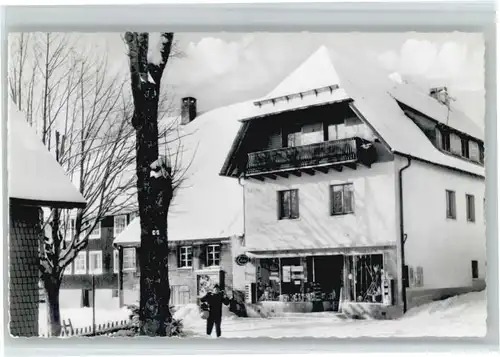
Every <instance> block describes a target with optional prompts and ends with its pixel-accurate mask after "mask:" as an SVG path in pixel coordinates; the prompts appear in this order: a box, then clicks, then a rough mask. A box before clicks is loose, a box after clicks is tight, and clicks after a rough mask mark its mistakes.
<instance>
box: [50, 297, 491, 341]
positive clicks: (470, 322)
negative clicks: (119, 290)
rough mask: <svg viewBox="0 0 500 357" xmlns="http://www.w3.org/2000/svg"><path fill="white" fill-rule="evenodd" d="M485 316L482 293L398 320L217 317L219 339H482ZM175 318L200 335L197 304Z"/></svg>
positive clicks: (80, 318) (87, 316) (73, 315)
mask: <svg viewBox="0 0 500 357" xmlns="http://www.w3.org/2000/svg"><path fill="white" fill-rule="evenodd" d="M61 314H62V318H63V319H65V320H67V319H68V318H69V319H71V322H72V324H73V326H74V327H85V326H90V325H91V324H92V309H90V308H83V309H63V310H62V311H61ZM486 316H487V314H486V291H481V292H475V293H469V294H464V295H461V296H455V297H451V298H449V299H446V300H442V301H436V302H432V303H430V304H427V305H423V306H420V307H417V308H415V309H412V310H410V311H409V312H408V313H407V314H406V315H405V316H404V317H403V318H401V319H399V320H384V321H381V320H351V319H346V318H344V317H343V316H342V315H340V314H336V313H333V312H323V313H310V314H285V315H283V316H279V317H272V318H239V317H236V316H230V317H226V318H224V319H223V321H222V337H225V338H242V337H271V338H280V337H311V336H313V337H366V336H370V337H394V336H398V337H422V336H438V337H459V336H470V337H482V336H484V335H485V334H486ZM175 317H176V318H180V319H182V321H183V323H184V327H185V330H186V332H187V334H188V336H196V337H204V336H205V320H203V319H202V318H201V316H200V312H199V308H198V307H197V306H196V305H194V304H191V305H186V306H184V307H182V308H180V309H179V310H178V311H177V312H176V314H175ZM127 318H128V310H127V309H126V308H123V309H116V310H98V311H96V323H97V324H100V323H106V322H108V321H116V320H123V319H127ZM40 331H41V333H43V332H45V331H46V315H45V310H44V309H41V310H40ZM213 334H214V335H215V331H214V333H213Z"/></svg>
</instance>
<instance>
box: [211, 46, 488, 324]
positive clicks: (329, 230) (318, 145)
mask: <svg viewBox="0 0 500 357" xmlns="http://www.w3.org/2000/svg"><path fill="white" fill-rule="evenodd" d="M436 92H437V91H434V92H431V93H423V92H421V91H420V90H417V89H416V88H413V87H412V86H411V85H410V84H407V83H397V82H393V81H392V80H390V79H389V78H385V77H383V76H380V75H379V74H377V73H376V72H370V70H369V69H367V68H365V67H360V66H358V67H357V66H356V64H353V63H351V60H348V61H343V60H342V58H339V57H338V56H336V55H334V54H331V53H329V51H328V50H327V49H326V48H324V47H322V48H320V49H319V50H318V51H317V52H316V53H314V54H313V55H312V56H311V57H310V58H309V59H308V60H307V61H306V62H304V63H303V64H302V65H301V66H300V67H299V68H298V69H297V70H296V71H295V72H293V73H292V74H291V75H290V76H289V77H288V78H286V79H285V80H284V81H283V82H282V83H281V84H280V85H279V86H278V87H277V88H276V89H275V90H274V91H273V92H271V93H270V94H269V95H268V96H266V97H264V98H262V99H260V100H258V101H256V102H255V103H254V109H253V110H247V111H246V112H245V115H243V117H242V118H241V119H242V127H241V129H240V131H239V133H238V135H237V137H236V139H235V141H234V143H233V146H232V148H231V150H230V152H229V153H228V156H227V159H226V162H225V163H224V165H223V168H222V170H221V175H223V176H229V177H234V178H238V180H239V181H241V182H243V183H244V218H245V220H244V226H245V229H244V231H245V235H244V239H243V240H242V241H241V242H235V243H234V246H233V250H234V251H235V252H234V253H233V255H237V254H244V255H246V256H247V257H249V258H250V259H249V262H247V263H246V264H241V265H237V264H235V266H234V271H233V277H237V276H238V277H241V279H236V278H234V287H233V288H234V289H235V290H238V289H241V290H244V291H245V292H246V298H247V303H249V304H255V305H259V306H262V307H265V306H268V307H269V309H271V310H273V311H277V310H283V311H303V312H306V311H321V310H334V311H342V312H344V313H346V314H347V315H351V316H366V315H370V316H375V317H379V318H391V317H397V316H399V315H401V314H402V313H403V312H405V311H406V310H407V309H408V308H411V307H412V306H415V305H418V304H421V303H424V302H427V301H429V300H433V299H439V298H442V297H444V296H449V295H454V294H456V293H460V292H464V291H470V290H479V289H483V288H484V285H485V283H484V282H485V276H484V274H485V265H486V262H485V256H486V253H485V250H486V236H485V223H484V205H483V202H484V197H485V192H484V189H485V185H484V143H483V140H484V139H483V133H482V131H481V130H480V129H478V128H476V127H475V126H474V124H473V123H472V121H471V120H470V119H469V118H467V117H466V116H465V115H464V114H462V113H460V112H458V111H456V110H455V109H450V108H449V107H448V106H446V105H445V104H443V103H442V102H440V100H441V98H442V96H443V95H446V89H443V90H439V93H438V94H439V96H438V95H436ZM236 243H238V244H236Z"/></svg>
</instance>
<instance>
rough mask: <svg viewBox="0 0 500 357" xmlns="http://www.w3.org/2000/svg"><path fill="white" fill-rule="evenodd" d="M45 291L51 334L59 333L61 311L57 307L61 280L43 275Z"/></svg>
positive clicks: (56, 334) (58, 334) (57, 334)
mask: <svg viewBox="0 0 500 357" xmlns="http://www.w3.org/2000/svg"><path fill="white" fill-rule="evenodd" d="M44 285H45V291H47V304H48V307H49V311H48V312H49V322H50V334H51V336H60V335H61V313H60V307H59V290H60V288H61V280H60V279H59V278H58V277H54V276H49V275H47V276H45V277H44Z"/></svg>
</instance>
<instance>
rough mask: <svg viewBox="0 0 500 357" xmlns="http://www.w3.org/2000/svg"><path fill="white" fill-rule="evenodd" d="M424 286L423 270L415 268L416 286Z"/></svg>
mask: <svg viewBox="0 0 500 357" xmlns="http://www.w3.org/2000/svg"><path fill="white" fill-rule="evenodd" d="M423 285H424V269H423V268H422V267H417V286H423Z"/></svg>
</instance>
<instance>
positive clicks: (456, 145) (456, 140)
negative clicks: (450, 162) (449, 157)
mask: <svg viewBox="0 0 500 357" xmlns="http://www.w3.org/2000/svg"><path fill="white" fill-rule="evenodd" d="M450 151H451V153H452V154H455V155H460V156H461V155H462V140H461V139H460V136H458V135H457V134H454V133H451V134H450Z"/></svg>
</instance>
